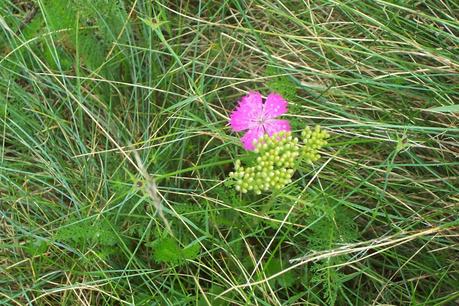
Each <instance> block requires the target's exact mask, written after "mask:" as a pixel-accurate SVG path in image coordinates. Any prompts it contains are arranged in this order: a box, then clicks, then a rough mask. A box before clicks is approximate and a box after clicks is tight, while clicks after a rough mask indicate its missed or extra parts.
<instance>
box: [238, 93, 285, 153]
mask: <svg viewBox="0 0 459 306" xmlns="http://www.w3.org/2000/svg"><path fill="white" fill-rule="evenodd" d="M286 112H287V101H285V100H284V98H282V96H280V95H278V94H276V93H271V94H269V95H268V97H267V98H266V101H265V103H263V100H262V97H261V95H260V93H259V92H256V91H252V92H249V94H248V95H247V96H245V97H242V99H241V100H240V101H239V105H238V107H237V109H236V110H235V111H233V113H231V116H230V125H231V128H232V129H233V131H235V132H240V131H245V130H248V131H247V133H245V135H244V136H243V137H242V138H241V141H242V143H243V144H244V148H245V149H246V150H250V151H252V150H254V149H255V148H254V145H253V143H254V141H255V140H257V139H258V138H260V137H261V136H263V135H264V134H268V135H269V136H272V135H273V134H275V133H277V132H280V131H290V130H291V128H290V124H289V122H288V120H278V119H274V118H276V117H278V116H280V115H283V114H285V113H286Z"/></svg>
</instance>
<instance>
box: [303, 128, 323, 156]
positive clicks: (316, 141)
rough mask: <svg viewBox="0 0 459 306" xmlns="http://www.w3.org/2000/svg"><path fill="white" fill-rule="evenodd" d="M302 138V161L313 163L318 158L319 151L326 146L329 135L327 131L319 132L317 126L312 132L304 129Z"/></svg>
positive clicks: (309, 129)
mask: <svg viewBox="0 0 459 306" xmlns="http://www.w3.org/2000/svg"><path fill="white" fill-rule="evenodd" d="M301 136H302V137H303V143H304V146H303V152H302V153H303V159H304V160H305V161H306V162H308V163H313V162H315V161H317V160H318V159H319V158H320V155H319V153H318V152H319V150H320V149H321V148H322V147H323V146H325V145H326V144H327V138H328V137H330V134H328V133H327V131H323V130H321V128H320V126H319V125H316V126H315V128H314V130H311V128H309V127H306V128H305V129H304V130H303V131H302V132H301Z"/></svg>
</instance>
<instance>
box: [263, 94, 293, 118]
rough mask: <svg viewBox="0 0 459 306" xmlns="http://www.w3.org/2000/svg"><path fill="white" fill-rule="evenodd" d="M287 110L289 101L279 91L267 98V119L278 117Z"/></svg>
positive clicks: (265, 107)
mask: <svg viewBox="0 0 459 306" xmlns="http://www.w3.org/2000/svg"><path fill="white" fill-rule="evenodd" d="M286 112H287V101H285V99H284V98H282V96H281V95H279V94H277V93H271V94H269V95H268V97H267V98H266V102H265V105H264V110H263V114H264V117H265V118H266V119H272V118H276V117H277V116H280V115H283V114H285V113H286Z"/></svg>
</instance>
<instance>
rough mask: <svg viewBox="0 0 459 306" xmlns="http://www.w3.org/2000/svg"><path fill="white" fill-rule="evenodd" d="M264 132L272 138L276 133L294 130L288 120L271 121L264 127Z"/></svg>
mask: <svg viewBox="0 0 459 306" xmlns="http://www.w3.org/2000/svg"><path fill="white" fill-rule="evenodd" d="M263 127H264V130H265V131H266V133H267V134H268V135H269V136H272V135H273V134H275V133H278V132H280V131H291V130H292V128H291V127H290V123H289V122H288V120H277V119H270V120H269V121H268V122H266V123H265V124H264V125H263Z"/></svg>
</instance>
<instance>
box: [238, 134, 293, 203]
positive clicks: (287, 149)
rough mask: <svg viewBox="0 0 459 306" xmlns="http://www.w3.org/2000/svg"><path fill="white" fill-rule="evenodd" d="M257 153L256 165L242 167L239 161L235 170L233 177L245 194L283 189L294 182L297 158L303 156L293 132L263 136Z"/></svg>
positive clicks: (258, 144)
mask: <svg viewBox="0 0 459 306" xmlns="http://www.w3.org/2000/svg"><path fill="white" fill-rule="evenodd" d="M254 146H255V153H258V157H257V159H256V165H255V166H252V167H243V166H241V161H240V160H237V161H236V164H235V171H234V172H231V173H230V177H231V178H233V179H234V180H235V185H236V190H238V191H241V192H243V193H246V192H248V191H253V192H255V193H256V194H261V192H262V191H268V190H276V189H281V188H282V187H284V186H285V185H286V184H288V183H290V182H291V179H292V176H293V173H295V168H296V164H297V163H296V161H297V160H298V157H299V155H300V148H299V146H298V138H294V137H292V134H291V133H290V132H286V131H281V132H279V133H276V134H274V135H272V136H271V137H269V136H268V135H264V136H263V137H261V138H259V139H258V140H257V141H256V142H255V143H254Z"/></svg>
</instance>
